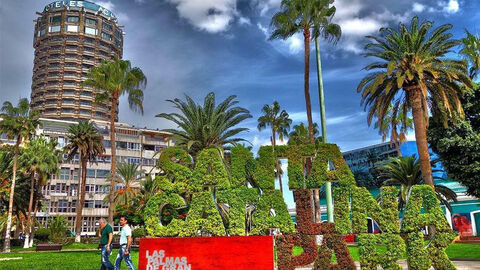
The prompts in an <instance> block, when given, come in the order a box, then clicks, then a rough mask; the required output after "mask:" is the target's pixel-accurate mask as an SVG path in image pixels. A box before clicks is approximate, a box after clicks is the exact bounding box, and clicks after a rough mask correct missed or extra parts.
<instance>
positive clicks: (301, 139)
mask: <svg viewBox="0 0 480 270" xmlns="http://www.w3.org/2000/svg"><path fill="white" fill-rule="evenodd" d="M319 134H320V132H319V131H318V124H317V123H313V135H314V136H315V143H316V144H318V143H321V142H322V137H319V136H318V135H319ZM309 143H310V137H309V135H308V127H307V126H305V123H303V122H302V123H300V124H298V125H294V126H293V131H291V132H290V133H289V134H288V144H289V145H302V144H309Z"/></svg>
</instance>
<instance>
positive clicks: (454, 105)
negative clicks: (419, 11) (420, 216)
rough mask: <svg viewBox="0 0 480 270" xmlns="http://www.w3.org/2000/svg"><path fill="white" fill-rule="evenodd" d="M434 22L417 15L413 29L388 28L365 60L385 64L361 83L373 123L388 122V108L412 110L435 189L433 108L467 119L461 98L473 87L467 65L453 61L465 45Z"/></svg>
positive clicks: (427, 180)
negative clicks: (430, 125) (431, 132)
mask: <svg viewBox="0 0 480 270" xmlns="http://www.w3.org/2000/svg"><path fill="white" fill-rule="evenodd" d="M432 26H433V23H432V22H429V21H426V22H423V23H421V24H420V23H419V19H418V17H414V18H413V19H412V21H411V23H410V27H407V26H406V25H404V24H403V23H400V24H399V27H398V29H393V28H382V29H380V35H379V36H369V37H368V38H369V39H371V40H373V42H372V43H370V44H367V45H366V46H365V49H366V50H367V53H366V54H365V56H371V57H376V58H378V59H379V61H377V62H374V63H372V64H370V65H368V66H366V67H365V69H366V70H369V71H374V72H372V73H370V74H369V75H367V76H366V77H365V78H364V79H363V80H362V81H361V82H360V84H359V85H358V92H361V93H362V104H364V105H365V109H367V108H369V109H368V123H369V124H371V121H372V118H373V117H375V116H376V117H377V118H378V119H380V120H382V119H384V117H385V116H386V114H387V111H388V107H389V106H390V104H393V110H394V111H398V112H401V113H402V114H403V116H404V118H405V117H407V115H408V112H409V111H410V110H411V111H412V116H413V122H414V126H415V138H416V141H417V148H418V153H419V157H420V165H421V170H422V178H423V180H424V181H425V184H428V185H430V186H432V187H433V177H432V168H431V166H430V154H429V150H428V145H427V133H426V132H427V125H428V123H427V119H428V114H429V109H431V108H430V107H432V106H433V107H434V108H435V110H432V111H435V112H437V111H438V112H439V113H441V114H442V115H444V117H445V119H446V118H447V117H451V116H453V115H454V114H459V115H463V109H462V105H461V103H460V99H459V96H460V94H461V93H462V85H461V84H465V85H466V86H467V87H471V86H472V81H471V80H470V78H469V77H468V76H467V75H466V74H467V73H468V69H467V65H466V63H465V61H461V60H454V59H449V58H447V57H446V55H447V54H448V53H450V52H453V48H454V47H455V46H456V45H458V44H459V41H457V40H453V39H451V37H452V34H450V33H449V32H448V31H449V30H450V29H451V28H452V26H451V25H449V24H446V25H442V26H440V27H438V28H436V29H433V30H432Z"/></svg>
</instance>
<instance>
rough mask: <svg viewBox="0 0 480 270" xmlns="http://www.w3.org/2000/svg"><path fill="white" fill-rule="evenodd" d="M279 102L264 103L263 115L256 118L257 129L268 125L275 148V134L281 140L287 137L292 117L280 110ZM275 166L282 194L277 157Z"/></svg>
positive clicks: (260, 129) (259, 129) (280, 174)
mask: <svg viewBox="0 0 480 270" xmlns="http://www.w3.org/2000/svg"><path fill="white" fill-rule="evenodd" d="M280 110H281V108H280V104H278V102H277V101H274V102H273V105H272V106H270V105H268V104H265V105H264V106H263V108H262V113H263V115H262V116H260V117H259V118H258V126H257V128H258V131H262V130H264V129H266V128H267V127H270V128H271V130H272V137H271V141H272V146H273V148H274V149H275V146H276V145H277V134H278V139H280V140H281V141H283V139H284V138H285V137H288V131H289V130H290V125H291V124H292V119H290V117H289V115H288V113H287V111H285V110H281V111H280ZM275 166H276V168H277V177H278V183H279V184H280V191H281V192H282V194H283V185H282V173H281V170H282V169H281V166H280V162H279V160H278V159H276V158H275Z"/></svg>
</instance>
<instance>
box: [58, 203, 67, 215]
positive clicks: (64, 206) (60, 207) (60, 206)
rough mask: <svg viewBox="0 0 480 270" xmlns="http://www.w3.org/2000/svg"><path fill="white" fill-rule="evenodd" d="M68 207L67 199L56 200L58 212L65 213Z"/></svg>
mask: <svg viewBox="0 0 480 270" xmlns="http://www.w3.org/2000/svg"><path fill="white" fill-rule="evenodd" d="M67 208H68V201H67V200H59V201H58V212H62V213H66V212H67Z"/></svg>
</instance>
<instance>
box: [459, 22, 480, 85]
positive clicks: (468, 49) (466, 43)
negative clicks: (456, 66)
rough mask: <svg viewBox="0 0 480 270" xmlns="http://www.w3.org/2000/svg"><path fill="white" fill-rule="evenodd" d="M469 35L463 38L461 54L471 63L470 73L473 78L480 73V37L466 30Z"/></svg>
mask: <svg viewBox="0 0 480 270" xmlns="http://www.w3.org/2000/svg"><path fill="white" fill-rule="evenodd" d="M465 32H466V34H467V36H466V37H464V38H462V39H461V42H462V44H461V47H462V49H461V50H460V54H461V55H463V56H464V58H465V60H467V61H468V62H469V63H470V70H469V75H470V78H471V79H472V80H473V79H475V77H477V76H478V74H479V73H480V37H479V36H478V34H477V35H473V34H472V33H470V32H468V30H465Z"/></svg>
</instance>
